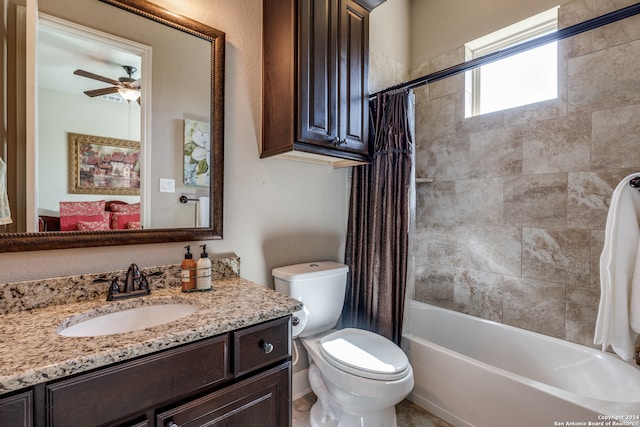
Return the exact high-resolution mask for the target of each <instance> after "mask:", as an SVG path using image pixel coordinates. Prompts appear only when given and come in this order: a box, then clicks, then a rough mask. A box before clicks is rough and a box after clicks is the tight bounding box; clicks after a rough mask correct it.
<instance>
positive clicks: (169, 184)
mask: <svg viewBox="0 0 640 427" xmlns="http://www.w3.org/2000/svg"><path fill="white" fill-rule="evenodd" d="M160 192H161V193H175V192H176V180H175V179H168V178H160Z"/></svg>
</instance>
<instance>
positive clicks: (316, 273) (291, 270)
mask: <svg viewBox="0 0 640 427" xmlns="http://www.w3.org/2000/svg"><path fill="white" fill-rule="evenodd" d="M347 271H349V266H347V265H344V264H340V263H337V262H333V261H320V262H308V263H303V264H295V265H287V266H284V267H278V268H274V269H273V270H272V271H271V274H272V275H273V277H277V278H278V279H284V280H294V279H295V280H300V279H315V278H318V277H327V276H333V275H336V274H343V273H346V272H347Z"/></svg>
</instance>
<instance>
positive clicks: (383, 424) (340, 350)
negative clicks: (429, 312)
mask: <svg viewBox="0 0 640 427" xmlns="http://www.w3.org/2000/svg"><path fill="white" fill-rule="evenodd" d="M301 341H302V344H303V345H304V347H305V349H306V350H307V352H308V353H309V357H310V361H311V363H313V364H315V365H316V366H317V368H318V370H319V371H320V373H321V375H322V380H323V382H324V386H325V387H326V389H327V391H328V395H329V398H331V399H332V401H331V403H332V404H333V405H334V406H336V407H337V408H339V411H340V416H339V417H338V418H337V419H332V414H331V413H327V411H326V410H323V402H322V401H321V399H319V403H316V405H317V408H316V409H315V410H312V413H311V425H312V426H313V427H318V426H326V427H333V426H345V427H346V426H349V427H351V426H365V427H390V426H396V425H397V423H396V412H395V405H396V404H398V403H399V402H400V401H402V399H404V398H405V397H406V396H407V395H408V394H409V393H410V392H411V390H412V389H413V370H412V369H411V365H410V364H409V361H408V359H407V357H406V355H405V354H404V353H403V352H402V350H400V348H399V347H398V346H396V345H395V344H393V343H392V342H391V341H389V340H387V339H386V338H384V337H382V336H380V335H377V334H374V333H373V332H369V331H364V330H360V329H352V328H348V329H341V330H337V331H331V332H329V333H328V334H322V335H320V336H313V337H308V338H302V339H301ZM374 346H375V347H374ZM310 383H311V387H312V389H313V391H314V393H315V394H316V396H319V395H320V394H322V391H319V390H316V389H315V388H314V383H313V381H310Z"/></svg>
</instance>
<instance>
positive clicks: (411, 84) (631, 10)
mask: <svg viewBox="0 0 640 427" xmlns="http://www.w3.org/2000/svg"><path fill="white" fill-rule="evenodd" d="M639 13H640V3H636V4H633V5H631V6H627V7H625V8H622V9H619V10H616V11H613V12H610V13H607V14H605V15H601V16H598V17H597V18H593V19H589V20H587V21H584V22H581V23H579V24H575V25H572V26H570V27H566V28H563V29H560V30H557V31H554V32H553V33H549V34H546V35H544V36H541V37H538V38H535V39H532V40H528V41H526V42H523V43H520V44H517V45H515V46H510V47H507V48H504V49H501V50H498V51H495V52H492V53H489V54H487V55H483V56H480V57H478V58H474V59H471V60H469V61H466V62H463V63H462V64H458V65H454V66H453V67H449V68H445V69H444V70H440V71H436V72H435V73H431V74H427V75H426V76H422V77H418V78H417V79H414V80H410V81H408V82H405V83H400V84H397V85H395V86H391V87H388V88H386V89H383V90H381V91H379V92H376V93H374V94H372V95H369V99H371V98H375V97H376V96H378V95H379V94H383V93H385V92H390V91H394V90H399V89H415V88H417V87H420V86H424V85H426V84H429V83H433V82H437V81H438V80H442V79H445V78H447V77H450V76H453V75H456V74H460V73H462V72H465V71H468V70H470V69H472V68H475V67H479V66H481V65H485V64H489V63H491V62H494V61H497V60H499V59H502V58H506V57H508V56H512V55H515V54H517V53H520V52H524V51H526V50H529V49H533V48H536V47H539V46H542V45H545V44H547V43H551V42H553V41H557V40H562V39H566V38H568V37H571V36H575V35H576V34H580V33H584V32H585V31H589V30H593V29H595V28H599V27H602V26H604V25H607V24H611V23H613V22H617V21H620V20H622V19H625V18H629V17H631V16H634V15H637V14H639Z"/></svg>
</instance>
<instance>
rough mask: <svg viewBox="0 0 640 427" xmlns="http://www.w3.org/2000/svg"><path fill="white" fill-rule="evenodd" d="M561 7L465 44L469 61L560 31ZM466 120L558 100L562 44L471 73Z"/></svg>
mask: <svg viewBox="0 0 640 427" xmlns="http://www.w3.org/2000/svg"><path fill="white" fill-rule="evenodd" d="M557 26H558V8H557V7H555V8H553V9H550V10H548V11H546V12H543V13H540V14H538V15H535V16H533V17H531V18H528V19H525V20H524V21H521V22H518V23H516V24H513V25H511V26H509V27H507V28H503V29H502V30H499V31H496V32H494V33H491V34H488V35H486V36H484V37H481V38H479V39H476V40H474V41H472V42H469V43H467V44H465V51H466V59H467V60H470V59H474V58H479V57H481V56H484V55H487V54H490V53H492V52H497V51H499V50H502V49H505V48H507V47H510V46H515V45H517V44H520V43H522V42H525V41H527V40H532V39H534V38H536V37H540V36H543V35H545V34H548V33H551V32H554V31H556V29H557ZM465 79H466V80H465V92H466V117H472V116H477V115H480V114H486V113H491V112H493V111H499V110H505V109H507V108H513V107H518V106H521V105H527V104H532V103H535V102H540V101H545V100H548V99H555V98H557V97H558V44H557V42H552V43H547V44H545V45H543V46H540V47H537V48H535V49H530V50H528V51H526V52H522V53H519V54H516V55H512V56H509V57H506V58H504V59H500V60H497V61H494V62H492V63H489V64H487V65H483V66H481V67H478V68H476V69H474V70H472V71H468V72H467V73H466V76H465Z"/></svg>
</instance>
